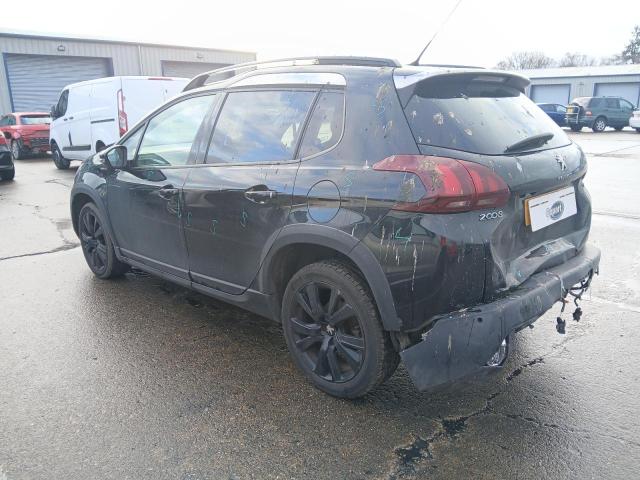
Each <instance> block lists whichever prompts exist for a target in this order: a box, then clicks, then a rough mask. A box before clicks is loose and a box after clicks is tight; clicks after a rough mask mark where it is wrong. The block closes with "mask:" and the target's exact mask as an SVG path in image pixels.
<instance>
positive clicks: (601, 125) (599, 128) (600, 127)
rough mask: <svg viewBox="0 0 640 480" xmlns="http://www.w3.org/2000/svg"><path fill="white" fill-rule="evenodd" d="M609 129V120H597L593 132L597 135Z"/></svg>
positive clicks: (602, 118) (603, 118)
mask: <svg viewBox="0 0 640 480" xmlns="http://www.w3.org/2000/svg"><path fill="white" fill-rule="evenodd" d="M605 128H607V119H606V118H605V117H598V118H596V120H595V122H593V127H591V130H593V131H594V132H596V133H600V132H604V129H605Z"/></svg>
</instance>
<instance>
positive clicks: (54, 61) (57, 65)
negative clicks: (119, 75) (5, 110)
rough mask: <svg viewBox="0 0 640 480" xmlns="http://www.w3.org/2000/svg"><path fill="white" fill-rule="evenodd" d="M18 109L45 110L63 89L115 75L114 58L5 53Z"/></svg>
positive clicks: (12, 96) (12, 99) (8, 76)
mask: <svg viewBox="0 0 640 480" xmlns="http://www.w3.org/2000/svg"><path fill="white" fill-rule="evenodd" d="M5 65H6V69H7V79H8V81H9V88H10V91H11V103H12V105H13V111H14V112H25V111H26V112H29V111H45V112H48V111H49V108H51V105H53V104H54V103H56V102H57V101H58V96H59V95H60V92H61V91H62V89H63V88H64V87H65V86H67V85H69V84H71V83H76V82H82V81H84V80H93V79H95V78H103V77H108V76H110V75H111V59H108V58H91V57H63V56H49V55H17V54H7V55H5Z"/></svg>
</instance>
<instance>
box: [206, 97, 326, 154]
mask: <svg viewBox="0 0 640 480" xmlns="http://www.w3.org/2000/svg"><path fill="white" fill-rule="evenodd" d="M315 96H316V92H313V91H296V90H269V91H265V90H261V91H248V92H231V93H229V94H228V95H227V98H226V100H225V102H224V105H223V107H222V111H221V112H220V115H219V117H218V120H217V122H216V126H215V128H214V131H213V135H212V137H211V142H210V144H209V149H208V152H207V158H206V163H257V162H274V161H286V160H292V159H293V157H294V154H295V150H296V147H297V145H298V141H299V138H300V135H301V130H302V127H303V124H304V120H305V118H306V116H307V114H308V112H309V109H310V108H311V104H312V102H313V99H314V98H315Z"/></svg>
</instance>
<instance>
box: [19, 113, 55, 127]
mask: <svg viewBox="0 0 640 480" xmlns="http://www.w3.org/2000/svg"><path fill="white" fill-rule="evenodd" d="M20 121H21V122H22V125H43V124H46V125H49V124H50V123H51V117H50V116H49V115H22V116H21V117H20Z"/></svg>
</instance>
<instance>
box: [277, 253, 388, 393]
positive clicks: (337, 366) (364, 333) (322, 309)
mask: <svg viewBox="0 0 640 480" xmlns="http://www.w3.org/2000/svg"><path fill="white" fill-rule="evenodd" d="M282 325H283V330H284V335H285V339H286V341H287V346H288V347H289V352H290V354H291V356H292V357H293V360H294V362H295V364H296V365H297V366H298V368H299V369H300V370H302V372H303V373H304V374H305V376H306V377H307V378H308V379H309V380H310V381H311V382H312V383H313V384H314V385H315V386H316V387H317V388H319V389H320V390H322V391H323V392H326V393H328V394H329V395H333V396H335V397H341V398H357V397H361V396H363V395H365V394H366V393H368V392H369V391H370V390H372V389H373V388H375V387H376V386H377V385H379V384H381V383H382V382H384V381H385V380H386V379H387V378H389V377H390V376H391V375H392V374H393V372H394V371H395V369H396V368H397V366H398V362H399V356H398V354H397V352H396V351H395V349H394V348H393V344H392V343H391V338H390V337H389V334H388V333H387V332H385V331H384V330H383V328H382V323H381V321H380V316H379V314H378V309H377V308H376V305H375V302H374V300H373V298H372V296H371V293H370V292H369V289H368V287H367V285H366V283H365V281H364V280H363V279H362V278H361V277H360V276H359V275H358V274H357V273H355V272H354V271H353V270H352V269H350V268H349V267H348V266H346V265H344V264H342V263H339V262H329V261H324V262H318V263H313V264H311V265H307V266H305V267H303V268H302V269H300V270H299V271H298V272H297V273H296V274H295V275H294V276H293V277H292V278H291V281H290V282H289V284H288V285H287V288H286V291H285V294H284V298H283V302H282Z"/></svg>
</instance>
